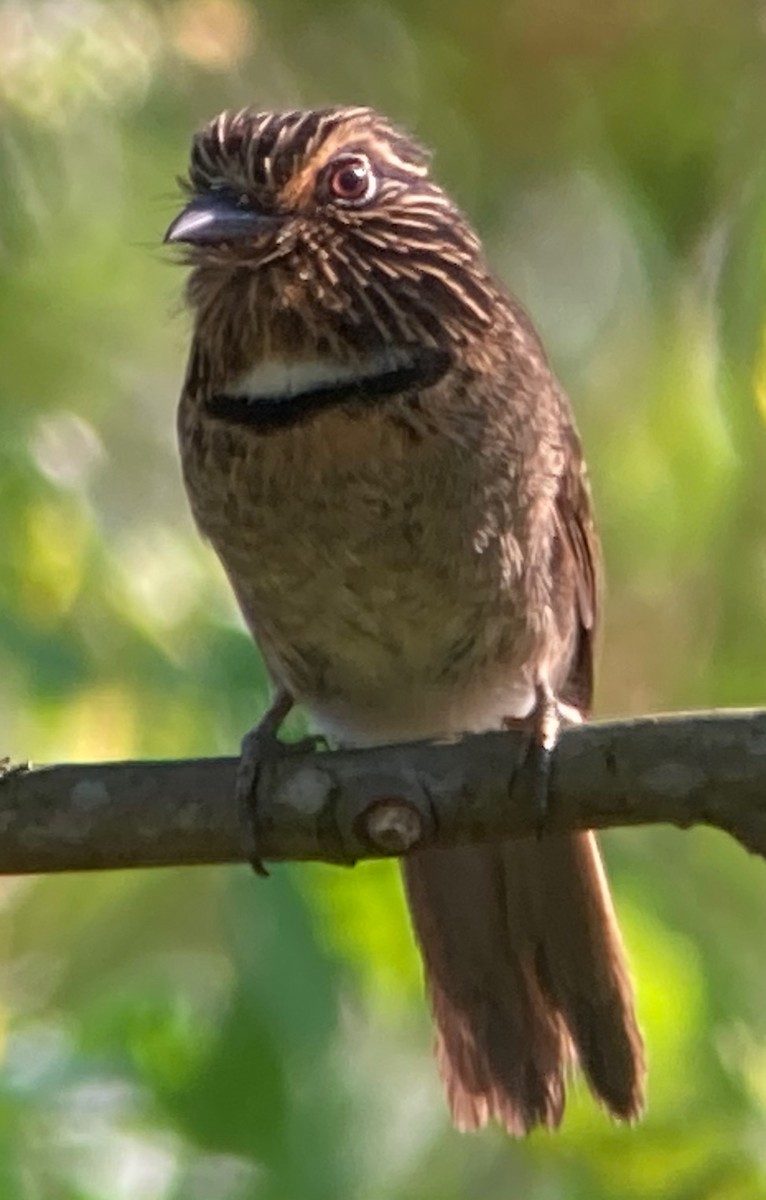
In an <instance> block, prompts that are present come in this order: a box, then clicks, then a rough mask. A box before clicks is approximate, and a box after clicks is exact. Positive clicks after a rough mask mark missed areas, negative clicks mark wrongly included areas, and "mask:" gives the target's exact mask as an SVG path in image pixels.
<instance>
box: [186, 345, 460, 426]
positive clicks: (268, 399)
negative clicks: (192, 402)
mask: <svg viewBox="0 0 766 1200" xmlns="http://www.w3.org/2000/svg"><path fill="white" fill-rule="evenodd" d="M449 363H450V358H449V354H448V353H447V351H445V350H437V349H433V348H431V347H402V348H398V347H397V348H391V349H388V350H385V351H378V352H376V353H373V354H370V355H368V356H365V357H363V358H361V359H357V360H356V361H355V362H339V361H335V360H333V359H328V358H314V359H302V360H296V361H293V362H290V361H288V360H286V359H266V360H264V361H262V362H260V363H258V364H257V365H256V366H255V367H253V368H252V369H251V370H250V371H248V372H247V373H245V374H243V375H242V376H240V377H239V378H238V379H234V380H232V381H231V382H230V383H228V384H226V385H225V386H224V387H223V388H222V389H221V391H219V392H216V393H215V394H214V395H213V396H211V397H210V398H209V399H208V401H207V403H206V409H207V412H208V414H209V415H210V416H212V417H215V418H217V419H218V420H221V421H225V422H227V423H229V424H234V425H246V426H250V427H251V428H254V429H256V430H258V431H260V432H264V433H268V432H271V431H275V430H279V429H285V428H288V427H289V426H291V425H295V424H297V423H298V422H301V421H306V420H308V419H310V418H311V417H312V416H314V415H316V414H318V413H320V412H322V411H323V410H326V409H328V408H335V407H338V406H340V405H345V406H367V405H368V404H372V403H379V402H381V401H384V400H386V399H387V398H391V397H394V396H401V395H403V394H406V393H417V392H420V391H422V390H424V389H425V388H429V387H432V386H433V385H434V384H435V383H437V382H438V380H439V379H441V377H442V376H443V375H444V373H445V372H446V370H447V368H448V367H449Z"/></svg>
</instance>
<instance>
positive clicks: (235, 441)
mask: <svg viewBox="0 0 766 1200" xmlns="http://www.w3.org/2000/svg"><path fill="white" fill-rule="evenodd" d="M456 431H459V432H456ZM181 442H182V452H183V459H184V474H185V480H186V484H187V487H188V490H189V493H190V497H191V501H192V506H193V509H194V513H195V516H196V519H197V521H198V523H199V525H200V527H201V529H202V531H203V532H204V533H205V534H206V535H207V536H208V537H209V539H210V540H211V542H212V544H213V546H214V548H215V549H216V551H217V553H218V555H219V557H220V559H221V561H222V563H223V565H224V567H225V569H226V572H227V574H228V576H229V579H230V581H231V583H232V585H233V588H234V590H235V593H236V596H237V599H238V601H239V604H240V607H241V609H242V612H243V614H244V616H245V619H246V621H247V623H248V625H249V626H250V629H251V630H252V632H253V634H254V636H255V638H256V639H257V641H258V643H259V645H260V647H261V649H262V651H263V653H264V656H265V658H266V660H267V663H268V665H269V667H270V670H271V672H272V673H273V675H274V676H275V678H276V679H277V680H278V681H279V682H280V683H282V684H283V685H285V686H286V687H287V688H288V689H289V690H290V691H291V692H292V693H293V694H294V695H295V697H296V698H297V699H299V700H300V701H301V702H302V703H303V704H304V705H305V706H306V707H308V709H309V710H310V711H311V713H312V715H313V716H314V718H315V720H316V722H317V723H318V724H319V725H320V726H322V727H323V728H325V729H326V730H327V731H329V732H330V733H331V734H333V735H335V736H338V737H340V738H341V739H343V740H345V741H355V742H363V741H371V740H372V741H374V740H381V739H390V738H401V737H417V736H428V735H432V734H438V733H449V732H452V731H458V730H464V729H469V728H477V729H480V728H487V727H490V726H491V725H493V724H497V723H498V721H499V719H500V717H501V716H502V715H514V714H515V713H518V712H521V711H527V710H528V709H529V707H530V705H531V703H532V694H533V693H532V684H531V673H530V667H531V664H532V662H533V660H534V655H535V645H536V644H537V642H539V640H540V631H539V630H535V629H534V628H533V627H532V626H531V625H530V617H529V606H528V605H527V604H525V601H524V595H523V587H524V573H525V572H524V563H525V546H524V527H525V513H524V511H523V508H524V504H523V497H522V492H521V491H520V489H519V484H518V480H515V479H514V475H513V471H512V469H511V465H510V463H509V462H508V461H506V462H505V463H504V467H503V469H502V470H500V469H499V466H498V465H493V463H492V462H491V461H489V460H488V459H487V457H486V455H485V454H484V452H483V451H482V450H481V447H480V445H478V444H477V443H476V442H472V440H471V437H470V436H467V435H466V426H465V424H463V425H462V426H461V425H460V423H459V422H458V423H457V424H456V425H455V427H454V428H452V427H451V426H450V425H449V423H447V424H446V425H445V426H444V428H440V427H439V424H438V422H437V424H436V425H434V424H433V423H432V422H429V423H425V422H424V420H421V419H420V418H419V417H418V416H417V413H415V415H413V412H412V411H411V410H409V409H407V410H405V409H404V408H402V409H401V410H397V409H396V407H394V408H393V409H392V408H391V406H386V407H385V409H374V408H373V409H372V410H371V411H368V412H358V411H357V412H353V411H348V410H347V409H340V408H339V409H337V410H332V411H330V412H326V413H323V414H322V415H321V416H318V417H316V418H314V419H313V420H312V421H310V422H306V423H304V424H302V425H299V426H296V427H294V428H291V429H290V430H287V431H282V432H277V433H273V434H270V435H264V436H258V435H254V434H253V433H252V432H251V431H249V430H246V429H242V428H235V427H231V426H227V425H225V424H224V423H223V422H220V421H215V420H210V419H207V418H204V417H201V416H200V415H199V414H198V413H193V412H188V413H186V415H184V413H183V410H182V414H181ZM500 457H502V456H500Z"/></svg>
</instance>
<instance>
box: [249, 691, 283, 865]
mask: <svg viewBox="0 0 766 1200" xmlns="http://www.w3.org/2000/svg"><path fill="white" fill-rule="evenodd" d="M292 703H293V702H292V698H291V697H290V696H288V695H287V693H286V692H279V693H278V695H277V696H276V698H275V700H274V702H273V704H272V705H271V707H270V708H269V709H268V711H267V712H266V713H264V715H263V716H262V717H261V719H260V721H259V722H258V724H257V725H256V726H255V727H254V728H253V729H251V730H249V732H248V733H246V734H245V736H244V737H243V739H242V744H241V747H240V752H239V766H238V767H237V779H236V784H235V800H236V805H237V811H238V812H239V815H240V821H241V825H242V828H243V830H244V831H245V837H246V845H247V855H246V857H247V860H248V862H249V863H250V865H251V866H252V868H253V870H254V871H255V873H256V874H257V875H261V876H268V871H267V870H266V868H265V866H264V865H263V861H262V859H261V857H260V855H259V854H258V838H257V834H256V817H255V803H256V797H257V788H258V779H259V776H260V774H261V771H262V770H263V767H264V764H265V763H267V762H269V761H272V762H273V761H274V759H276V758H279V757H280V756H281V755H282V754H283V753H285V752H287V751H288V750H289V749H290V748H289V747H287V746H284V745H283V744H282V742H280V740H279V737H278V736H277V735H278V733H279V728H280V726H281V724H282V722H283V721H284V719H285V717H286V716H287V714H288V713H289V711H290V709H291V708H292Z"/></svg>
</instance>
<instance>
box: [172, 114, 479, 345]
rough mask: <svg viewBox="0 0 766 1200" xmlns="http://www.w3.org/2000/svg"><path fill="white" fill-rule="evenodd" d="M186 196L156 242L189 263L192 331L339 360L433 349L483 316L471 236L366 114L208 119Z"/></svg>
mask: <svg viewBox="0 0 766 1200" xmlns="http://www.w3.org/2000/svg"><path fill="white" fill-rule="evenodd" d="M184 189H185V192H186V194H187V196H188V203H187V204H186V207H185V208H184V209H183V211H182V212H181V213H180V214H179V216H177V217H176V219H175V220H174V221H173V223H172V224H171V226H170V228H169V229H168V231H167V234H166V236H165V240H166V242H169V243H172V244H181V245H183V247H184V250H185V255H184V257H185V260H186V261H187V262H188V263H189V264H190V265H191V266H192V267H193V268H194V269H193V271H192V274H191V277H190V284H189V292H188V295H189V299H190V302H191V304H192V307H193V308H194V309H195V310H196V313H197V321H198V328H200V326H207V327H209V328H211V329H213V330H214V329H222V328H224V327H225V328H226V329H227V330H228V334H227V335H226V336H228V337H229V339H230V340H231V339H232V338H233V339H234V340H235V341H236V342H238V343H241V342H243V341H246V340H247V339H248V337H250V336H252V337H253V338H257V339H258V344H259V350H258V353H260V354H270V353H274V352H279V353H284V352H286V351H287V352H290V351H297V352H299V353H300V352H303V353H305V352H311V353H316V352H320V353H334V354H335V355H336V356H338V355H341V356H343V357H348V356H349V355H352V354H354V353H358V352H360V351H361V352H364V353H367V354H369V353H371V352H372V353H374V352H378V351H381V350H382V351H386V352H387V351H388V350H390V348H391V347H400V346H421V347H427V348H431V349H434V348H436V349H440V350H444V349H445V348H448V347H450V346H453V347H454V345H455V344H456V343H458V344H459V343H460V342H461V341H464V340H465V339H469V338H471V337H472V336H475V334H476V333H477V332H479V331H483V330H486V329H487V328H488V326H489V325H490V323H491V321H492V316H493V303H494V299H495V292H494V288H493V285H492V282H491V279H490V277H489V276H488V274H487V271H486V268H485V266H484V261H483V258H482V254H481V248H480V245H479V242H478V239H477V237H476V235H475V233H474V232H473V230H472V229H471V227H470V226H469V224H468V222H467V221H466V220H465V218H464V217H463V215H462V214H461V213H460V211H459V210H458V208H457V207H456V206H455V204H454V203H453V202H452V201H451V200H450V198H449V197H448V196H447V195H446V194H445V192H444V191H443V190H442V189H441V188H440V187H439V186H438V185H437V184H436V183H435V182H434V181H433V180H432V179H431V177H430V175H429V169H428V156H427V154H426V153H425V152H424V150H423V149H422V148H421V147H420V146H418V145H417V144H416V143H415V142H413V141H411V140H410V139H409V138H408V137H406V136H405V135H403V134H402V133H401V132H399V131H398V130H397V129H395V128H394V127H393V126H392V125H391V124H390V123H389V122H388V121H387V120H386V119H385V118H383V117H381V116H379V115H378V114H377V113H375V112H373V111H372V110H371V109H367V108H328V109H324V110H319V111H312V110H306V111H293V112H255V111H252V110H247V109H246V110H243V111H241V112H236V113H222V114H221V115H220V116H218V117H216V118H215V119H214V120H213V121H211V122H210V123H209V124H208V125H207V126H206V127H205V128H204V129H203V130H202V131H201V132H200V133H198V134H197V136H196V137H195V139H194V142H193V145H192V152H191V163H190V168H189V175H188V180H187V181H186V182H185V183H184ZM219 336H222V335H219Z"/></svg>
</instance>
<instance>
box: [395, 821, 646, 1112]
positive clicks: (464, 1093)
mask: <svg viewBox="0 0 766 1200" xmlns="http://www.w3.org/2000/svg"><path fill="white" fill-rule="evenodd" d="M404 876H405V883H406V888H407V895H408V899H409V905H410V909H411V913H412V920H413V924H414V928H415V933H416V936H417V939H418V942H419V944H420V949H421V952H422V955H423V962H424V965H425V974H426V984H427V988H428V993H429V998H430V1002H431V1008H432V1010H433V1015H434V1019H435V1021H436V1036H437V1056H438V1061H439V1067H440V1071H441V1074H442V1077H443V1079H444V1083H445V1086H446V1089H447V1096H448V1099H449V1105H450V1109H451V1111H452V1117H453V1120H454V1122H455V1124H456V1125H457V1126H458V1127H459V1128H462V1129H476V1128H478V1127H480V1126H482V1125H484V1124H486V1122H487V1121H488V1120H490V1119H491V1118H493V1117H494V1118H496V1119H497V1120H498V1121H499V1122H500V1123H501V1124H502V1125H504V1126H505V1128H506V1129H507V1130H508V1131H509V1132H510V1133H515V1134H523V1133H526V1132H528V1131H529V1130H530V1129H532V1128H533V1127H534V1126H535V1125H545V1126H548V1127H549V1128H554V1127H555V1126H557V1125H558V1124H559V1122H560V1120H561V1116H562V1113H563V1110H564V1092H565V1076H566V1071H567V1067H568V1065H569V1064H570V1063H571V1062H572V1061H577V1060H579V1062H580V1065H581V1067H582V1069H583V1071H584V1073H585V1075H586V1077H587V1079H588V1082H589V1084H590V1087H591V1089H592V1091H593V1092H594V1094H595V1096H596V1097H597V1099H598V1100H600V1101H601V1103H602V1104H604V1105H605V1107H606V1108H607V1109H608V1110H609V1112H610V1113H611V1114H612V1115H613V1116H614V1117H617V1118H618V1119H620V1120H627V1121H629V1120H632V1119H634V1118H636V1117H638V1116H639V1115H640V1113H641V1109H642V1107H643V1081H644V1073H645V1072H644V1053H643V1044H642V1041H641V1035H640V1032H639V1029H638V1025H637V1023H636V1017H635V1012H634V1001H633V991H632V987H631V983H630V978H629V974H628V968H627V964H626V961H625V952H624V949H623V944H622V938H621V936H620V931H619V928H618V925H617V921H616V919H615V915H614V909H613V907H612V900H611V896H610V894H609V886H608V884H607V881H606V877H605V875H604V870H603V867H602V864H601V857H600V854H599V850H598V845H597V843H596V839H595V837H594V835H593V834H592V833H585V832H584V833H575V834H562V835H558V834H557V835H545V836H543V837H541V838H539V839H532V838H526V839H523V840H517V841H509V842H506V843H503V844H502V845H501V846H489V845H488V846H466V847H459V848H455V849H450V850H425V851H422V852H420V853H417V854H415V855H412V856H411V857H409V858H408V859H406V860H405V862H404Z"/></svg>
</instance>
